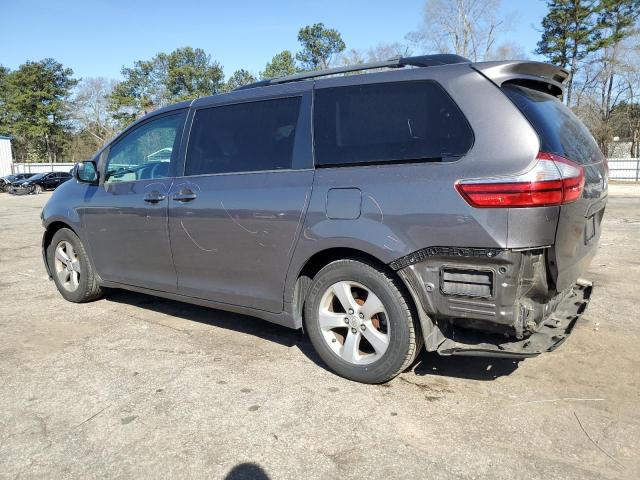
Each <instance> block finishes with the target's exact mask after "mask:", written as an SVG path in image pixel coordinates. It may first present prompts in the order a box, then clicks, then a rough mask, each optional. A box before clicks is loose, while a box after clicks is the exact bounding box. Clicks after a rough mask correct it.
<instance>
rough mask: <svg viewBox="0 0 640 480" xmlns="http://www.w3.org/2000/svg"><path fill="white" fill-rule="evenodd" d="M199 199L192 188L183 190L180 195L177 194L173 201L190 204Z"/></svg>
mask: <svg viewBox="0 0 640 480" xmlns="http://www.w3.org/2000/svg"><path fill="white" fill-rule="evenodd" d="M196 197H197V195H196V193H195V192H194V191H193V190H191V189H190V188H183V189H182V190H180V191H179V192H178V193H176V194H175V195H174V196H173V199H174V200H175V201H176V202H183V203H184V202H190V201H192V200H195V199H196Z"/></svg>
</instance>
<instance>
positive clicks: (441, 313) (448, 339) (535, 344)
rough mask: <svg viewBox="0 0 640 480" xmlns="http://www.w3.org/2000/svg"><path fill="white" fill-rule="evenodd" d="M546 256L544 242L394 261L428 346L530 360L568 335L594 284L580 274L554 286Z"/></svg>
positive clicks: (432, 251)
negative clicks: (570, 282) (539, 245)
mask: <svg viewBox="0 0 640 480" xmlns="http://www.w3.org/2000/svg"><path fill="white" fill-rule="evenodd" d="M546 254H547V251H546V249H544V248H539V249H534V250H529V251H525V252H518V251H513V250H501V249H473V248H460V249H454V248H435V249H430V250H429V251H426V252H417V254H415V255H413V256H411V257H410V258H408V259H400V261H399V262H394V263H392V264H391V267H392V268H394V269H395V270H396V271H397V273H398V274H399V275H400V277H401V278H402V280H403V281H404V283H405V285H406V286H407V288H408V289H409V291H410V293H411V295H412V297H413V299H414V303H415V304H416V307H417V310H418V314H419V318H420V323H421V326H422V333H423V335H424V340H425V347H426V349H427V350H428V351H437V352H438V353H440V354H441V355H475V356H492V357H518V358H526V357H531V356H535V355H539V354H540V353H542V352H545V351H551V350H553V349H555V348H557V347H558V345H560V344H561V343H562V342H563V341H564V340H565V339H566V338H567V336H568V335H569V334H570V333H571V330H572V328H573V326H574V325H575V323H576V321H577V320H578V318H579V317H580V315H581V314H582V313H583V312H584V310H585V309H586V305H587V304H588V302H589V298H590V296H591V291H592V285H591V283H590V282H588V281H586V280H578V281H577V283H576V284H575V285H573V286H572V287H570V288H567V289H565V290H564V291H562V292H556V291H555V290H554V289H553V288H552V287H551V286H550V285H549V284H548V281H547V277H548V275H547V268H546V264H547V262H546ZM402 262H404V263H402Z"/></svg>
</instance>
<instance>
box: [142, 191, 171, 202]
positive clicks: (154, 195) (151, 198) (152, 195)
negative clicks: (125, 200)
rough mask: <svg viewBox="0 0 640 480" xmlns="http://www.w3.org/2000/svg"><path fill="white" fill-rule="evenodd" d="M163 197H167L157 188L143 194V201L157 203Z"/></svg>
mask: <svg viewBox="0 0 640 480" xmlns="http://www.w3.org/2000/svg"><path fill="white" fill-rule="evenodd" d="M165 198H167V197H166V196H165V195H163V194H162V193H160V192H158V191H157V190H153V191H152V192H149V193H147V194H146V195H145V196H144V201H145V202H147V203H159V202H161V201H162V200H164V199H165Z"/></svg>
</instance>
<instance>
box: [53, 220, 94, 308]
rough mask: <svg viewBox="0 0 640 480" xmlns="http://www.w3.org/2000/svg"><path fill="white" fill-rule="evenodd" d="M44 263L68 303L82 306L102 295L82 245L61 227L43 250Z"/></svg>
mask: <svg viewBox="0 0 640 480" xmlns="http://www.w3.org/2000/svg"><path fill="white" fill-rule="evenodd" d="M47 262H48V264H49V271H50V272H51V275H52V276H53V281H54V282H55V284H56V287H58V291H59V292H60V294H61V295H62V296H63V297H64V298H65V300H68V301H70V302H74V303H85V302H90V301H93V300H97V299H98V298H100V297H101V296H102V295H103V289H102V287H100V285H99V284H98V280H97V278H96V275H95V272H94V270H93V267H92V265H91V262H90V261H89V256H88V255H87V252H86V250H85V249H84V246H83V245H82V242H81V241H80V239H79V238H78V236H77V235H76V234H75V233H74V232H73V231H71V230H70V229H68V228H61V229H60V230H58V231H57V232H56V233H55V234H54V235H53V238H52V239H51V243H50V244H49V247H48V248H47Z"/></svg>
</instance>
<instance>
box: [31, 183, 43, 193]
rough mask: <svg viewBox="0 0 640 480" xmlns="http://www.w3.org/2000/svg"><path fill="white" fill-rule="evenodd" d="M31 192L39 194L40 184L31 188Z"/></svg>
mask: <svg viewBox="0 0 640 480" xmlns="http://www.w3.org/2000/svg"><path fill="white" fill-rule="evenodd" d="M33 193H35V194H36V195H39V194H41V193H42V186H40V185H36V186H35V187H34V188H33Z"/></svg>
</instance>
